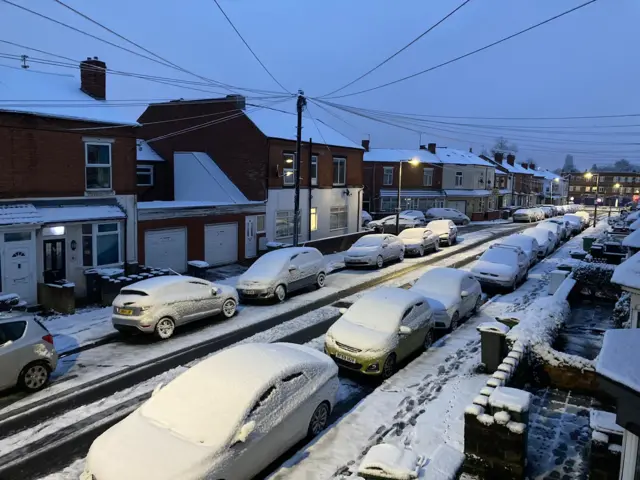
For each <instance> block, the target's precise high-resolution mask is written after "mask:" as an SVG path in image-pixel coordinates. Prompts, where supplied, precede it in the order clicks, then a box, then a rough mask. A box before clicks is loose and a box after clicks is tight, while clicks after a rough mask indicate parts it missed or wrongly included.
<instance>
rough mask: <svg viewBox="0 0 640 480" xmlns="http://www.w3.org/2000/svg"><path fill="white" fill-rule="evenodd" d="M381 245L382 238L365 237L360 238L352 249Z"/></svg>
mask: <svg viewBox="0 0 640 480" xmlns="http://www.w3.org/2000/svg"><path fill="white" fill-rule="evenodd" d="M381 243H382V238H380V237H374V236H373V235H365V236H364V237H362V238H360V239H359V240H358V241H357V242H356V243H354V244H353V246H354V247H379V246H380V244H381Z"/></svg>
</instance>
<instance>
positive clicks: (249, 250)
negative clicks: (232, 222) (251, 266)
mask: <svg viewBox="0 0 640 480" xmlns="http://www.w3.org/2000/svg"><path fill="white" fill-rule="evenodd" d="M256 223H257V218H256V217H255V216H253V217H245V219H244V257H245V258H253V257H255V256H256V255H257V252H258V250H257V247H258V245H257V242H256Z"/></svg>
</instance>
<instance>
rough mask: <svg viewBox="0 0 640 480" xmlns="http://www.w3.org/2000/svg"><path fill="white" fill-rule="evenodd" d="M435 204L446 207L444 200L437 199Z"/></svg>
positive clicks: (437, 206) (438, 206)
mask: <svg viewBox="0 0 640 480" xmlns="http://www.w3.org/2000/svg"><path fill="white" fill-rule="evenodd" d="M435 204H436V208H444V200H436V201H435Z"/></svg>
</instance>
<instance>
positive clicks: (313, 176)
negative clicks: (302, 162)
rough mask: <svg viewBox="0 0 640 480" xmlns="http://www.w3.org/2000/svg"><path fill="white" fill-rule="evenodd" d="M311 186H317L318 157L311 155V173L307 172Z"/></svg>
mask: <svg viewBox="0 0 640 480" xmlns="http://www.w3.org/2000/svg"><path fill="white" fill-rule="evenodd" d="M309 178H310V179H311V185H318V156H317V155H311V171H310V172H309Z"/></svg>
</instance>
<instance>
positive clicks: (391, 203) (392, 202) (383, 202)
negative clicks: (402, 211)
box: [380, 197, 398, 213]
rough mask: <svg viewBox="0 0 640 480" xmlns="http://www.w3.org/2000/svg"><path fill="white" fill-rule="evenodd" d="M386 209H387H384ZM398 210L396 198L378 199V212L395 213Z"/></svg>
mask: <svg viewBox="0 0 640 480" xmlns="http://www.w3.org/2000/svg"><path fill="white" fill-rule="evenodd" d="M385 206H386V207H388V208H385ZM397 209H398V199H397V198H396V197H380V211H381V212H383V213H387V212H395V211H396V210H397Z"/></svg>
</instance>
